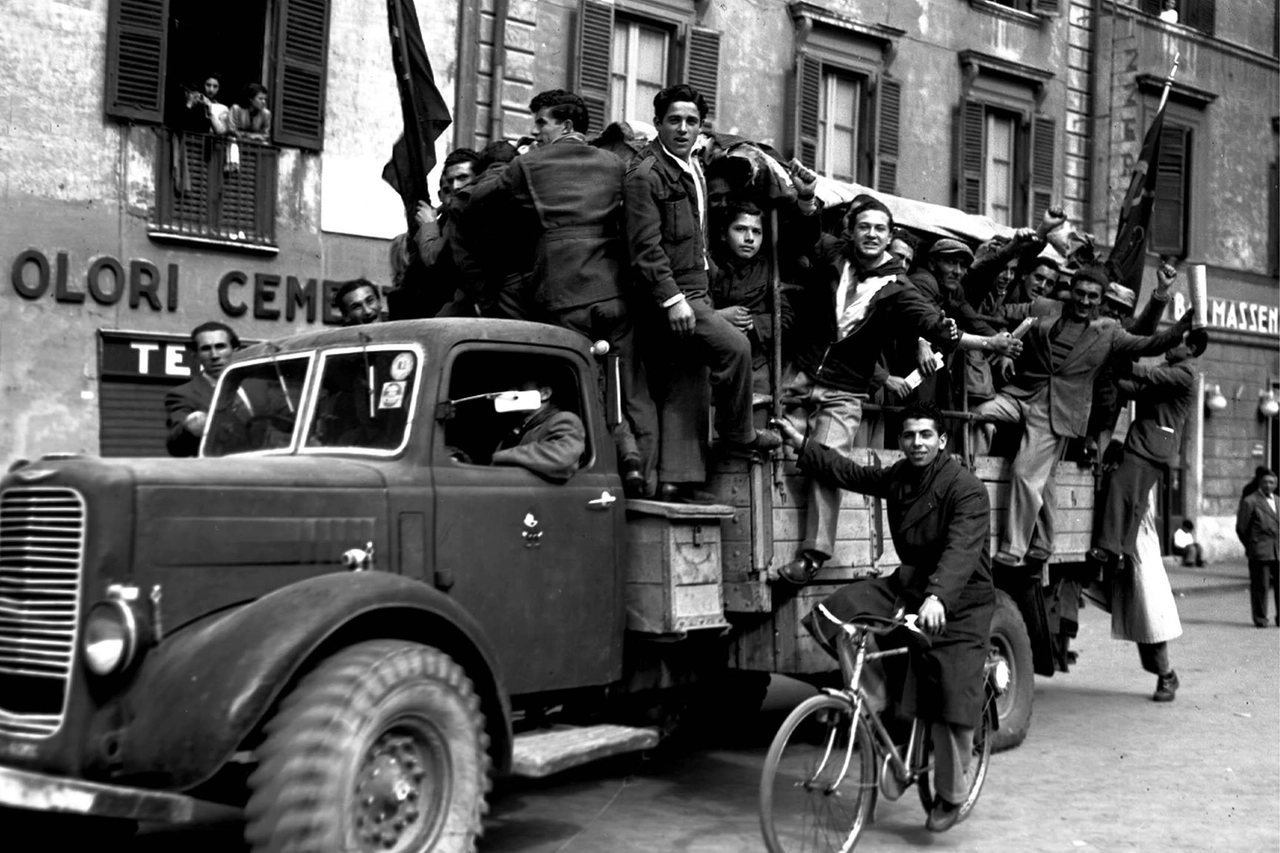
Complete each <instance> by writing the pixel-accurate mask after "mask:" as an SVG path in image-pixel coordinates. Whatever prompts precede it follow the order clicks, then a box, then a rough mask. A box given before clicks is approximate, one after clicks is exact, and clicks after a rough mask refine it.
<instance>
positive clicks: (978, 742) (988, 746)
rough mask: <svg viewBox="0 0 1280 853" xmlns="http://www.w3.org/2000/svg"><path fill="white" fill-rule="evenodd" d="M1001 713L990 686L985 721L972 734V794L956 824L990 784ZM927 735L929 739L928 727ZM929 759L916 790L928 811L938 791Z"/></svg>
mask: <svg viewBox="0 0 1280 853" xmlns="http://www.w3.org/2000/svg"><path fill="white" fill-rule="evenodd" d="M998 713H999V710H998V709H997V708H996V696H995V693H994V692H993V691H992V690H991V687H990V686H988V687H987V690H986V702H985V703H984V704H983V706H982V722H981V723H979V725H978V728H977V729H975V730H974V732H973V752H972V753H971V754H970V757H969V792H968V794H966V795H965V798H964V802H963V803H961V804H960V817H959V818H958V819H957V823H958V822H959V821H962V820H964V819H965V818H967V817H968V816H969V812H971V811H973V807H974V806H975V805H976V804H977V802H978V796H979V795H980V794H981V793H982V783H983V782H986V781H987V767H988V765H990V764H991V751H992V748H993V747H994V746H995V720H996V715H997V714H998ZM925 736H926V737H928V736H929V735H928V730H927V727H926V735H925ZM929 749H930V753H932V749H933V746H932V744H930V745H929ZM929 759H930V760H929V762H928V764H929V770H928V772H926V773H921V774H920V780H919V781H918V782H917V783H916V788H917V789H918V790H919V792H920V804H921V805H922V806H924V810H925V811H926V812H927V811H929V810H930V809H932V808H933V798H934V796H935V792H936V790H937V788H936V786H935V785H934V782H933V764H932V754H930V756H929Z"/></svg>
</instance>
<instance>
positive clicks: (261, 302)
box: [253, 272, 280, 320]
mask: <svg viewBox="0 0 1280 853" xmlns="http://www.w3.org/2000/svg"><path fill="white" fill-rule="evenodd" d="M279 286H280V276H278V275H269V274H267V273H262V272H260V273H255V274H254V276H253V319H255V320H279V319H280V309H279V308H277V307H275V301H276V288H277V287H279Z"/></svg>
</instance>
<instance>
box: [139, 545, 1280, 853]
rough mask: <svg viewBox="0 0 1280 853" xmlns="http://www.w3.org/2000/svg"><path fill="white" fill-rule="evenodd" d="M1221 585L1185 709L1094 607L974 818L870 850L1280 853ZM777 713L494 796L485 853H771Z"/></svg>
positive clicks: (1258, 699)
mask: <svg viewBox="0 0 1280 853" xmlns="http://www.w3.org/2000/svg"><path fill="white" fill-rule="evenodd" d="M1219 574H1221V577H1218V578H1216V579H1214V578H1213V577H1211V576H1206V575H1203V574H1201V575H1196V574H1195V573H1187V574H1185V575H1179V576H1178V577H1175V578H1174V581H1175V588H1177V589H1183V590H1185V591H1187V592H1189V593H1190V594H1188V595H1186V596H1183V597H1180V598H1179V608H1180V610H1181V613H1182V618H1183V624H1184V635H1183V637H1182V638H1181V639H1179V640H1176V641H1174V642H1173V643H1172V644H1171V646H1170V651H1171V656H1172V660H1173V663H1174V666H1175V667H1176V669H1177V671H1178V673H1179V675H1180V677H1181V679H1182V689H1181V691H1180V692H1179V694H1178V698H1177V701H1175V702H1174V703H1172V704H1169V705H1157V704H1155V703H1153V702H1151V701H1150V698H1149V697H1150V694H1151V692H1152V690H1153V689H1154V687H1155V678H1154V676H1150V675H1148V674H1146V673H1144V672H1142V670H1141V668H1140V667H1139V666H1138V660H1137V653H1136V651H1135V648H1134V647H1133V646H1132V645H1131V644H1128V643H1120V642H1116V641H1112V640H1111V639H1110V636H1109V621H1108V617H1106V616H1105V615H1104V614H1101V613H1099V612H1098V611H1097V610H1095V609H1087V610H1085V611H1083V612H1082V613H1081V628H1080V636H1079V638H1078V641H1077V643H1076V645H1075V648H1077V649H1078V650H1079V653H1080V659H1079V663H1078V664H1077V666H1075V667H1074V668H1073V669H1072V671H1071V672H1070V673H1068V674H1065V675H1058V676H1055V677H1054V678H1052V679H1040V680H1039V681H1038V682H1037V687H1036V700H1035V701H1036V704H1035V714H1034V719H1033V723H1032V728H1031V734H1030V735H1029V737H1028V738H1027V740H1026V742H1025V743H1024V744H1023V745H1022V746H1021V747H1019V748H1018V749H1016V750H1013V751H1010V752H1006V753H1002V754H1000V755H997V756H995V757H994V758H993V760H992V767H991V774H990V776H989V778H988V782H987V786H986V788H985V790H984V792H983V795H982V800H981V802H980V803H979V805H978V808H977V809H976V811H975V812H974V814H973V816H972V817H971V818H970V819H969V820H968V821H967V822H965V823H963V824H961V825H959V826H957V827H956V828H955V829H953V830H952V831H951V832H949V833H947V834H945V835H933V834H932V833H928V832H926V831H925V830H924V828H923V820H924V814H923V812H922V810H921V809H920V806H919V804H918V801H917V800H916V798H915V796H914V794H913V792H908V793H907V795H906V796H904V797H903V798H902V799H901V800H899V801H898V802H896V803H889V802H883V801H882V803H881V806H880V810H879V814H878V820H877V822H876V823H875V824H873V825H872V826H871V827H870V828H869V829H868V831H867V832H866V834H865V835H864V837H863V840H862V841H861V842H860V843H859V845H858V849H859V850H876V851H880V850H890V851H893V850H915V849H919V848H928V849H930V850H937V851H983V853H997V852H998V851H1008V853H1040V851H1043V853H1057V851H1086V853H1087V851H1106V853H1129V852H1130V851H1157V853H1175V852H1176V851H1187V853H1204V851H1211V852H1212V851H1231V853H1254V852H1255V851H1257V853H1275V851H1277V850H1280V630H1275V629H1266V630H1258V629H1255V628H1253V626H1252V625H1251V624H1250V622H1249V614H1248V594H1247V593H1246V592H1244V591H1243V590H1241V589H1240V584H1239V582H1238V581H1239V578H1238V577H1237V575H1239V571H1237V570H1235V569H1231V570H1223V571H1220V572H1219ZM1191 581H1199V582H1197V583H1191ZM775 695H776V694H775ZM782 695H783V697H784V698H785V696H786V694H782ZM795 695H797V692H796V691H792V693H791V696H792V698H793V699H794V696H795ZM775 704H776V702H775ZM779 713H781V712H780V711H775V712H774V713H773V714H764V715H761V716H760V717H759V718H758V719H757V720H756V721H755V724H754V726H753V727H752V728H753V730H752V731H750V732H748V733H747V734H746V735H745V736H742V737H740V738H739V739H738V740H737V741H735V742H732V743H724V744H718V745H708V746H705V747H702V748H696V749H688V748H685V749H671V750H665V749H664V750H659V751H658V752H657V754H655V755H653V756H650V757H647V758H639V757H623V758H619V759H615V760H612V761H610V762H606V763H601V764H598V765H593V766H590V767H586V768H580V769H579V770H577V771H570V772H569V773H566V774H563V775H561V776H560V777H556V778H554V779H552V780H544V781H542V782H539V783H528V782H523V781H517V782H508V783H506V784H503V785H501V786H500V787H499V789H498V790H497V791H495V793H494V795H493V797H492V798H491V800H492V811H491V814H490V816H489V818H488V820H487V821H486V833H485V837H484V839H483V841H482V843H481V845H480V850H481V853H744V851H759V850H763V846H762V844H761V842H760V837H759V831H758V828H757V818H756V812H755V798H756V785H757V781H758V779H759V772H760V765H761V763H762V761H763V758H764V753H765V751H766V749H767V746H768V741H769V738H770V735H771V733H772V729H773V728H774V727H776V725H777V723H778V722H779V721H780V717H779ZM130 850H131V851H132V853H143V852H144V851H145V852H146V853H159V851H173V850H181V851H182V853H214V851H217V853H228V851H239V850H243V847H242V845H241V844H240V843H239V841H238V829H237V828H236V827H234V826H230V825H223V826H206V827H202V828H200V829H199V830H195V831H193V830H186V831H183V832H180V833H168V832H166V833H162V834H155V833H152V834H150V835H149V836H146V837H143V838H141V839H139V840H137V841H136V842H135V844H134V845H133V846H132V847H131V848H130Z"/></svg>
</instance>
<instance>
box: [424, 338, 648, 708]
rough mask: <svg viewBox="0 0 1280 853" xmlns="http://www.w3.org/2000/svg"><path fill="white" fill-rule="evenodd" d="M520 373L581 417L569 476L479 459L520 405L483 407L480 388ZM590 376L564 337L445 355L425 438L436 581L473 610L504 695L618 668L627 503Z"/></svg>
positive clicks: (519, 417)
mask: <svg viewBox="0 0 1280 853" xmlns="http://www.w3.org/2000/svg"><path fill="white" fill-rule="evenodd" d="M531 377H533V378H536V379H537V382H538V383H539V384H541V385H543V387H547V388H549V389H550V390H551V397H550V400H549V403H550V405H552V406H555V407H556V408H558V409H560V410H561V411H565V412H571V413H573V414H575V415H578V416H579V417H580V418H581V419H582V422H583V424H584V426H585V431H586V438H585V451H584V453H583V454H582V457H581V465H580V467H579V469H578V470H577V471H576V472H575V473H574V474H573V475H572V477H570V478H569V480H568V481H567V482H555V481H552V480H549V479H547V478H545V477H543V476H540V475H539V474H538V473H535V472H534V471H532V470H529V469H527V468H524V467H519V466H515V465H494V464H491V460H492V456H493V452H494V450H495V449H496V448H497V447H498V446H499V444H500V443H501V442H502V441H503V439H504V436H507V435H510V436H511V438H512V440H515V437H516V436H517V435H518V434H519V433H520V432H521V431H522V430H523V429H524V427H525V426H526V422H527V419H529V418H530V417H531V414H530V413H529V412H512V413H507V414H502V413H499V412H497V411H495V405H494V400H493V399H492V395H493V394H496V393H498V392H503V391H510V390H513V389H518V388H520V387H521V385H522V383H524V382H525V381H526V380H527V379H529V378H531ZM592 377H593V374H592V373H591V371H590V366H589V365H588V363H587V362H586V361H585V360H584V358H583V357H582V356H580V355H578V354H577V353H574V352H572V351H568V350H558V349H551V348H545V347H543V348H538V347H530V346H518V345H512V346H506V347H504V346H501V345H499V344H495V343H492V342H488V343H483V344H480V343H473V344H463V345H460V346H458V347H456V348H455V349H454V350H453V351H452V352H451V353H450V354H449V356H448V357H447V360H446V364H445V376H444V379H443V381H442V382H441V385H440V392H439V393H440V397H439V404H438V406H437V411H436V417H437V419H438V423H437V429H436V430H435V439H434V446H433V448H432V466H433V476H434V481H435V486H436V501H435V507H436V510H435V512H436V523H435V549H436V553H435V568H436V572H437V581H438V582H439V581H440V579H441V578H442V577H443V579H444V581H445V585H447V584H448V583H449V582H450V581H451V582H452V586H451V587H450V588H449V589H450V594H451V595H453V596H454V597H455V598H456V599H457V600H458V602H459V603H460V604H462V605H463V606H464V607H466V608H467V610H468V611H469V612H471V613H472V614H473V615H474V616H475V617H476V618H477V619H479V620H480V622H481V624H482V625H483V626H484V628H485V631H486V632H487V633H488V635H489V637H490V639H491V640H492V641H493V643H494V646H495V648H496V649H497V653H498V655H499V657H500V658H501V660H502V664H503V675H504V678H505V680H506V684H507V689H508V691H509V692H510V693H512V694H515V695H518V694H521V693H531V692H540V691H543V690H555V689H566V688H572V687H582V686H588V685H595V684H606V683H609V682H611V681H615V680H617V679H618V678H620V677H621V672H622V633H623V627H624V625H625V612H624V610H623V606H624V605H623V599H622V595H623V592H622V582H621V577H620V570H621V565H622V559H623V557H624V556H625V552H624V549H625V543H626V536H625V527H624V525H625V516H624V513H625V506H624V502H623V500H622V489H621V481H620V479H619V477H618V475H617V473H616V472H615V464H614V461H613V455H614V450H613V446H612V443H611V441H610V440H609V438H608V434H607V432H606V431H605V430H604V427H603V423H602V422H601V416H600V413H599V406H598V405H595V402H594V400H593V398H592V397H590V396H588V394H594V384H593V383H594V379H593V378H592ZM486 395H487V396H486ZM449 401H455V402H449ZM534 422H535V423H536V422H537V421H534ZM442 573H443V574H442Z"/></svg>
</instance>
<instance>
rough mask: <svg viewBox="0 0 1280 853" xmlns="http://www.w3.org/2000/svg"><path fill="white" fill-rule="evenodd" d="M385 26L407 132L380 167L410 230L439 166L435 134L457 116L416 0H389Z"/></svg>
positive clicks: (429, 192) (436, 135) (429, 195)
mask: <svg viewBox="0 0 1280 853" xmlns="http://www.w3.org/2000/svg"><path fill="white" fill-rule="evenodd" d="M387 24H388V26H389V27H390V30H391V61H392V64H393V65H394V67H395V72H396V84H397V85H398V86H399V89H400V109H401V111H402V112H403V113H404V135H403V136H401V137H400V138H399V139H398V140H396V144H395V146H394V147H393V148H392V149H391V160H390V161H389V162H388V163H387V165H386V166H385V167H384V168H383V170H382V179H383V180H384V181H386V182H387V183H388V184H390V185H391V186H392V187H393V188H394V189H395V191H396V192H398V193H399V194H400V197H401V198H402V199H404V208H405V216H406V218H407V219H408V222H409V227H410V229H411V230H412V228H413V222H414V213H415V211H416V210H417V207H418V202H419V201H427V200H428V199H430V198H431V190H430V188H429V187H428V186H427V175H428V174H429V173H430V172H431V169H432V167H433V166H435V164H436V148H435V142H436V138H437V137H438V136H440V134H441V133H443V132H444V130H445V128H447V127H448V126H449V124H450V123H451V122H452V121H453V119H452V117H450V115H449V108H448V106H446V105H445V102H444V98H442V97H441V96H440V90H439V89H437V88H436V80H435V75H434V74H432V73H431V62H430V61H429V60H428V59H427V48H426V45H424V44H423V43H422V30H421V29H420V28H419V26H418V15H417V13H416V12H415V11H414V9H413V0H387Z"/></svg>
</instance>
